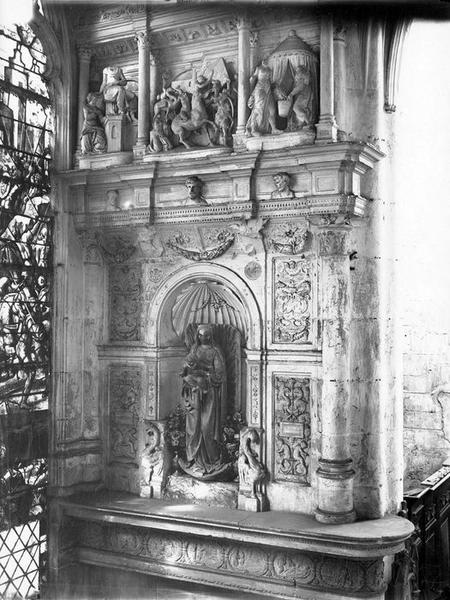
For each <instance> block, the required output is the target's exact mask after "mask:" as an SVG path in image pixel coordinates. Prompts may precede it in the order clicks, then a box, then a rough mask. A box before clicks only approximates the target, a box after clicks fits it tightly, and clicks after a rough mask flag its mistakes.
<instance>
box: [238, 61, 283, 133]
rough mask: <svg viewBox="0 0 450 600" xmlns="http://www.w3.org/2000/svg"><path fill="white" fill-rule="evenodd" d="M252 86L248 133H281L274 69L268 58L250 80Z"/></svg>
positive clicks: (257, 68)
mask: <svg viewBox="0 0 450 600" xmlns="http://www.w3.org/2000/svg"><path fill="white" fill-rule="evenodd" d="M250 86H251V87H253V91H252V93H251V95H250V98H249V99H248V107H249V108H250V109H251V113H250V117H249V119H248V121H247V126H246V130H247V133H248V134H249V135H262V134H263V133H281V130H280V129H278V128H277V126H276V123H275V118H276V105H275V100H276V99H277V98H275V94H276V92H275V90H274V89H273V87H274V86H273V82H272V69H271V68H270V66H269V63H268V61H267V59H266V58H265V59H263V61H262V62H261V64H260V65H259V66H258V67H256V69H255V72H254V73H253V75H252V76H251V78H250Z"/></svg>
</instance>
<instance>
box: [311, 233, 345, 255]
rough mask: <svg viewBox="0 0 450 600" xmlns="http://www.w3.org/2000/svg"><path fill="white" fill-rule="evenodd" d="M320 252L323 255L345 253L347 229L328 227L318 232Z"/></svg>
mask: <svg viewBox="0 0 450 600" xmlns="http://www.w3.org/2000/svg"><path fill="white" fill-rule="evenodd" d="M318 239H319V252H320V254H321V255H330V254H345V252H346V241H347V231H345V230H342V229H327V230H325V231H320V232H319V233H318Z"/></svg>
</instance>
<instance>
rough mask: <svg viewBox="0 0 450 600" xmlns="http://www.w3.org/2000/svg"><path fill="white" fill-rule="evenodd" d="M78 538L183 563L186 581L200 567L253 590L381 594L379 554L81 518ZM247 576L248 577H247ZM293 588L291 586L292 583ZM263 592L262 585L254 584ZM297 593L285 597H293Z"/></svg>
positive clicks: (90, 545) (89, 545)
mask: <svg viewBox="0 0 450 600" xmlns="http://www.w3.org/2000/svg"><path fill="white" fill-rule="evenodd" d="M78 530H79V532H80V536H79V539H80V541H81V543H82V545H83V547H87V548H92V549H94V550H101V551H102V552H111V553H115V554H122V555H125V556H135V557H136V556H139V557H140V558H142V559H144V560H146V564H147V565H149V564H152V563H154V562H157V563H160V564H163V565H164V564H166V565H172V566H173V565H174V564H175V565H176V566H177V567H184V568H185V569H186V570H185V571H184V573H185V575H184V576H185V577H187V578H188V579H189V578H190V576H189V574H188V573H189V571H187V569H189V568H190V567H192V568H193V569H195V571H194V570H193V571H192V575H191V578H192V579H194V578H195V580H196V581H198V573H199V571H198V569H201V570H203V571H205V572H208V573H216V574H220V573H223V574H230V575H236V576H238V577H239V578H240V580H241V581H242V583H243V584H244V585H245V583H247V584H248V589H250V586H251V589H253V590H255V580H256V581H258V582H260V583H261V585H264V582H267V583H269V582H270V583H276V584H279V585H282V586H283V592H284V595H286V590H288V589H293V590H295V589H296V586H298V587H304V588H306V589H310V590H318V591H320V590H323V591H327V592H329V591H338V592H340V593H346V594H361V597H363V596H364V595H367V594H368V593H369V592H370V593H377V592H378V593H379V594H381V593H383V592H384V588H385V580H384V563H383V559H382V558H374V559H360V560H354V559H351V558H344V557H337V556H324V555H322V554H319V553H307V552H302V551H296V550H290V549H286V550H285V549H280V548H270V547H262V546H257V545H255V544H249V543H239V542H235V541H232V540H227V539H223V540H220V541H217V540H210V539H207V538H206V539H205V538H203V537H199V536H195V535H191V534H186V535H185V534H182V533H172V532H162V531H156V530H150V531H149V530H148V529H147V528H144V527H133V526H130V525H124V524H101V525H100V524H96V523H92V522H88V521H80V522H79V527H78ZM246 578H248V580H246ZM287 584H288V585H287ZM292 586H294V587H292ZM258 590H261V587H259V588H258ZM297 593H298V591H297V592H293V593H292V595H290V594H287V595H286V597H291V598H294V597H296V595H297Z"/></svg>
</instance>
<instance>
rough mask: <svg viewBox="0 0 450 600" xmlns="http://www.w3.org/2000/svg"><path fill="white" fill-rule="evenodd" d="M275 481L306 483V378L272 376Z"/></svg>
mask: <svg viewBox="0 0 450 600" xmlns="http://www.w3.org/2000/svg"><path fill="white" fill-rule="evenodd" d="M273 405H274V411H275V432H274V433H275V479H276V480H278V481H297V482H299V483H305V484H306V483H308V482H309V465H310V453H311V406H310V379H308V378H305V377H293V376H287V375H276V374H274V375H273Z"/></svg>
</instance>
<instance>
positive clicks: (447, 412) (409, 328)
mask: <svg viewBox="0 0 450 600" xmlns="http://www.w3.org/2000/svg"><path fill="white" fill-rule="evenodd" d="M449 39H450V23H436V22H435V23H432V22H427V23H423V22H422V23H414V24H413V26H412V28H411V31H410V34H409V37H408V39H407V45H406V46H405V51H404V59H403V67H402V69H403V71H402V75H401V80H400V86H401V87H400V94H401V96H400V98H399V112H398V115H397V119H398V128H397V132H398V138H397V143H398V153H397V156H398V164H397V167H398V168H397V170H396V172H397V174H398V180H397V182H396V188H397V190H398V202H399V220H398V232H397V233H398V247H399V250H400V255H399V258H400V270H399V284H400V286H399V292H400V293H399V299H400V304H399V306H400V311H401V312H400V318H401V325H402V337H403V390H404V447H405V480H404V485H405V489H411V488H412V487H415V486H416V485H417V484H418V483H419V482H420V481H421V480H423V479H424V478H425V477H427V476H428V475H431V473H433V472H434V471H435V470H437V469H438V468H439V467H440V466H442V461H443V459H445V458H446V457H447V456H449V455H450V383H449V382H450V309H449V303H450V269H449V267H448V259H449V256H450V236H449V235H448V228H449V224H450V205H449V200H448V189H449V187H450V171H449V169H448V136H447V132H446V128H445V127H444V128H443V127H441V123H443V122H444V121H447V120H448V105H449V102H450V80H449V79H448V77H447V78H445V77H443V76H442V75H443V72H444V71H445V69H446V65H445V64H444V63H445V56H447V55H448V52H449V51H450V43H449ZM424 81H427V89H428V90H430V93H424V88H423V82H424ZM419 116H420V118H418V117H419ZM433 392H435V393H433Z"/></svg>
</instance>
